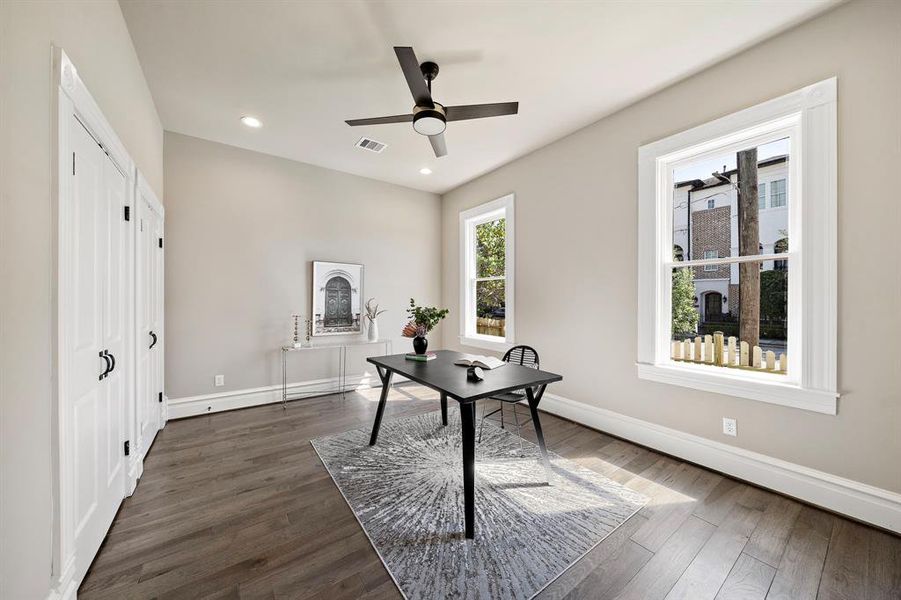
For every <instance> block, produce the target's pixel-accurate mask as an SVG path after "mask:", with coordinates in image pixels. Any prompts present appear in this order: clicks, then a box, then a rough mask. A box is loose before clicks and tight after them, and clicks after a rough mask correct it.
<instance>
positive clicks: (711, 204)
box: [707, 198, 716, 209]
mask: <svg viewBox="0 0 901 600" xmlns="http://www.w3.org/2000/svg"><path fill="white" fill-rule="evenodd" d="M715 206H716V200H714V199H713V198H710V199H709V200H707V208H708V209H710V208H713V207H715Z"/></svg>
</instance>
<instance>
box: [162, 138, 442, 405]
mask: <svg viewBox="0 0 901 600" xmlns="http://www.w3.org/2000/svg"><path fill="white" fill-rule="evenodd" d="M165 167H166V335H167V339H166V393H167V395H168V396H169V398H170V399H177V398H183V397H186V396H194V395H198V394H208V393H214V392H219V391H227V390H235V389H246V388H255V387H262V386H267V385H273V384H276V383H280V382H281V374H280V373H281V372H280V357H279V352H278V348H279V347H280V346H282V345H284V344H286V343H288V342H289V341H290V327H291V319H290V315H291V314H292V313H300V314H309V307H310V302H311V292H310V282H311V278H312V266H311V261H313V260H329V261H335V262H350V263H361V264H363V265H364V273H363V288H364V289H363V296H364V301H365V299H366V298H369V297H375V298H376V299H377V300H378V301H379V303H380V304H381V306H382V308H386V309H388V311H389V312H387V313H385V314H383V315H382V316H381V317H380V318H379V328H380V331H381V333H382V337H385V336H390V337H392V338H394V340H395V342H394V349H395V351H396V352H401V351H405V350H407V349H408V348H409V347H410V342H409V340H404V339H403V338H401V337H400V330H401V327H402V326H403V324H404V322H405V314H406V313H405V312H404V309H405V307H406V306H407V304H408V303H409V301H410V298H411V297H413V298H415V299H416V300H417V302H420V303H428V304H438V303H439V302H440V301H441V275H440V273H441V246H440V242H439V240H440V236H441V210H440V200H439V198H438V196H436V195H435V194H430V193H427V192H420V191H415V190H411V189H408V188H403V187H399V186H396V185H392V184H388V183H383V182H379V181H374V180H371V179H366V178H363V177H357V176H354V175H348V174H346V173H339V172H337V171H332V170H330V169H324V168H321V167H315V166H312V165H308V164H303V163H298V162H294V161H290V160H286V159H282V158H276V157H273V156H269V155H266V154H260V153H257V152H251V151H249V150H241V149H238V148H235V147H232V146H226V145H223V144H217V143H213V142H208V141H205V140H201V139H198V138H192V137H187V136H183V135H179V134H176V133H171V132H166V137H165ZM357 337H360V336H357ZM330 339H331V340H333V339H335V338H317V341H319V340H322V341H328V340H330ZM339 339H341V338H339ZM430 343H432V344H433V345H434V347H440V343H441V336H440V331H438V330H436V331H435V332H433V334H432V335H431V336H430ZM371 353H372V354H379V353H384V351H383V350H381V349H375V348H373V349H371ZM363 356H364V353H363V351H362V349H357V350H355V351H354V353H352V354H351V356H349V359H348V362H349V364H348V375H351V374H353V373H360V372H362V370H363V369H364V368H365V362H364V360H363ZM291 363H292V365H293V368H292V369H291V372H290V377H289V380H290V381H307V380H311V379H320V378H324V377H331V376H335V375H336V374H337V368H336V359H335V358H334V356H329V355H328V354H327V353H325V352H316V353H304V354H303V355H292V356H291ZM217 374H222V375H225V386H224V387H218V388H216V387H213V377H214V376H215V375H217Z"/></svg>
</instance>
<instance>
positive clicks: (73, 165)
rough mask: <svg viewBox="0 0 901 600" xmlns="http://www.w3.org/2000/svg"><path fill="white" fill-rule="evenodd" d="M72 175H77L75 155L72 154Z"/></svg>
mask: <svg viewBox="0 0 901 600" xmlns="http://www.w3.org/2000/svg"><path fill="white" fill-rule="evenodd" d="M72 174H73V175H75V153H74V152H73V153H72Z"/></svg>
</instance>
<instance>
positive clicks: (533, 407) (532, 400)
mask: <svg viewBox="0 0 901 600" xmlns="http://www.w3.org/2000/svg"><path fill="white" fill-rule="evenodd" d="M545 388H547V386H546V385H539V386H538V393H535V392H533V391H532V388H530V387H527V388H526V398H527V399H528V401H529V411H531V413H532V423H534V425H535V436H536V437H537V438H538V447H539V448H541V459H542V462H544V468H545V470H546V471H547V476H548V479H549V480H550V476H551V461H550V460H549V459H548V457H547V446H546V445H545V443H544V434H543V433H542V432H541V419H540V417H539V416H538V403H539V402H541V397H542V396H544V390H545Z"/></svg>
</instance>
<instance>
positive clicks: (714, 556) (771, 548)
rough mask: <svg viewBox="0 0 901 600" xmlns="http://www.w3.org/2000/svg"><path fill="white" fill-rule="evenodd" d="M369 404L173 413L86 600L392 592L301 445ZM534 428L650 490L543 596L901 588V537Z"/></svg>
mask: <svg viewBox="0 0 901 600" xmlns="http://www.w3.org/2000/svg"><path fill="white" fill-rule="evenodd" d="M377 400H378V392H377V390H366V391H364V392H358V393H352V394H347V397H346V399H342V398H341V397H340V396H327V397H322V398H315V399H308V400H302V401H297V402H291V403H289V405H288V410H287V411H284V410H282V408H281V405H268V406H261V407H257V408H251V409H246V410H239V411H233V412H227V413H219V414H214V415H210V416H203V417H196V418H193V419H185V420H181V421H173V422H170V423H169V424H168V425H167V426H166V428H165V429H164V430H163V431H161V432H160V433H159V437H158V438H157V441H156V442H155V444H154V446H153V448H152V449H151V451H150V454H149V456H148V457H147V460H146V462H145V468H144V475H143V477H142V478H141V481H140V483H139V484H138V488H137V490H136V491H135V493H134V495H133V496H132V497H131V498H128V499H127V500H125V502H124V504H123V506H122V509H121V510H120V512H119V515H118V516H117V517H116V520H115V523H114V524H113V527H112V529H111V531H110V533H109V535H108V537H107V540H106V542H105V543H104V545H103V547H102V548H101V551H100V553H99V555H98V556H97V559H96V560H95V562H94V565H93V566H92V568H91V570H90V572H89V573H88V576H87V577H86V579H85V581H84V583H83V584H82V586H81V589H80V590H79V592H78V597H79V599H80V600H93V599H101V598H115V599H120V598H192V599H193V598H316V599H328V600H340V599H343V598H369V599H372V598H392V599H393V598H400V597H401V596H400V593H399V592H398V591H397V589H396V587H395V586H394V583H393V582H392V581H391V578H390V577H389V576H388V573H387V572H386V571H385V569H384V567H383V566H382V563H381V562H380V561H379V558H378V556H377V555H376V553H375V551H374V550H373V549H372V546H371V545H370V544H369V541H368V540H367V538H366V535H365V534H364V533H363V531H362V529H361V528H360V526H359V524H358V523H357V521H356V520H355V518H354V516H353V513H352V512H351V510H350V509H349V508H348V506H347V504H346V503H345V502H344V499H343V498H342V497H341V494H340V493H339V492H338V490H337V488H336V487H335V485H334V483H333V482H332V480H331V478H330V477H329V475H328V473H327V472H326V471H325V468H324V467H323V466H322V463H321V462H320V461H319V458H318V457H317V455H316V453H315V452H314V451H313V449H312V447H311V446H310V443H309V440H310V439H312V438H316V437H320V436H323V435H328V434H331V433H338V432H341V431H346V430H348V429H352V428H356V427H360V426H363V425H369V424H371V423H372V419H373V416H374V414H375V408H376V403H377V402H376V401H377ZM437 409H438V402H437V395H436V394H435V393H434V392H432V391H430V390H428V389H425V388H422V387H419V386H414V385H405V386H399V387H396V388H395V389H394V390H393V391H392V393H391V395H390V402H389V403H388V407H387V410H386V414H385V418H386V419H391V418H396V417H399V416H404V415H412V414H418V413H422V412H427V411H432V410H437ZM542 425H543V426H544V429H545V436H546V438H547V441H548V446H549V448H550V449H551V450H553V451H554V452H556V453H558V454H560V455H562V456H565V457H567V458H569V459H572V460H575V461H577V462H579V463H581V464H582V465H584V466H586V467H588V468H591V469H594V470H596V471H598V472H600V473H603V474H605V475H607V476H608V477H611V478H612V479H615V480H616V481H619V482H621V483H623V484H625V485H627V486H629V487H630V488H634V489H636V490H640V491H641V492H643V493H645V494H647V495H648V496H650V497H651V502H650V503H649V504H648V505H647V506H646V507H645V508H643V509H642V510H641V511H640V512H639V513H638V514H637V515H635V516H634V517H632V518H631V519H630V520H629V521H627V522H626V523H625V524H624V525H623V526H621V527H620V528H619V529H617V530H616V531H615V532H613V534H611V535H610V536H609V537H608V538H607V539H606V540H604V541H603V542H602V543H601V544H599V545H598V546H597V547H596V548H595V549H594V550H592V551H591V552H590V553H589V554H588V555H586V556H585V557H584V558H583V559H582V560H581V561H579V562H578V563H576V564H575V565H574V566H573V567H572V568H570V569H569V570H568V571H567V572H566V573H565V574H564V575H563V576H561V577H560V578H559V579H558V580H556V581H555V582H554V583H552V584H551V585H550V586H549V587H548V588H546V589H545V590H544V591H543V592H542V593H541V594H540V596H539V598H542V599H550V598H573V599H576V598H582V599H589V598H590V599H599V598H632V599H640V600H652V599H655V598H666V599H670V600H671V599H676V598H684V599H692V600H701V599H704V598H711V599H713V598H716V599H717V600H725V599H737V598H742V599H754V598H760V599H763V598H770V599H786V600H803V599H805V598H819V599H823V600H832V599H846V600H852V599H853V600H886V599H894V600H898V599H899V598H901V538H898V537H895V536H892V535H890V534H887V533H884V532H881V531H878V530H876V529H873V528H870V527H866V526H863V525H860V524H858V523H855V522H852V521H849V520H846V519H843V518H841V517H837V516H835V515H833V514H830V513H827V512H824V511H821V510H817V509H815V508H812V507H810V506H806V505H803V504H800V503H798V502H795V501H793V500H790V499H787V498H785V497H782V496H779V495H777V494H773V493H770V492H767V491H764V490H761V489H758V488H755V487H752V486H749V485H746V484H743V483H741V482H738V481H735V480H732V479H729V478H727V477H724V476H722V475H719V474H716V473H713V472H710V471H707V470H705V469H702V468H700V467H697V466H695V465H692V464H688V463H683V462H680V461H678V460H676V459H673V458H671V457H667V456H663V455H660V454H657V453H655V452H652V451H650V450H647V449H645V448H642V447H639V446H635V445H633V444H630V443H628V442H625V441H622V440H619V439H616V438H613V437H610V436H607V435H604V434H602V433H599V432H596V431H592V430H590V429H586V428H584V427H581V426H579V425H576V424H574V423H571V422H568V421H564V420H562V419H558V418H555V417H552V416H550V415H546V414H545V415H542ZM530 433H531V432H529V431H527V432H525V433H524V436H526V437H528V436H529V434H530Z"/></svg>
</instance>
